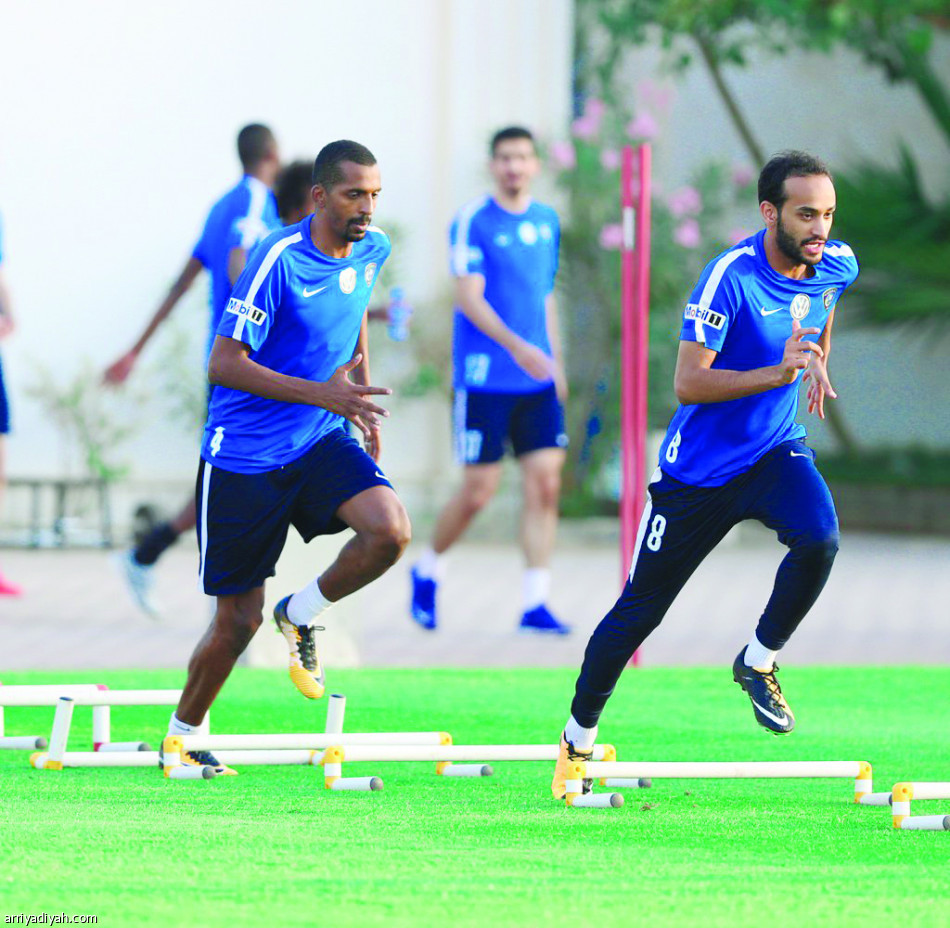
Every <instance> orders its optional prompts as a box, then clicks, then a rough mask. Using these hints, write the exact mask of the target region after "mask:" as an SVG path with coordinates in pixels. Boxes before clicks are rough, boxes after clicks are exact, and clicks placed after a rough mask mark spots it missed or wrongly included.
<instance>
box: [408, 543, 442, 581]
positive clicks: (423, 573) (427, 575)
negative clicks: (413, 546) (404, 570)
mask: <svg viewBox="0 0 950 928" xmlns="http://www.w3.org/2000/svg"><path fill="white" fill-rule="evenodd" d="M413 567H414V568H415V571H416V574H417V576H420V577H422V579H423V580H435V581H439V580H441V579H442V573H443V571H444V570H445V563H444V562H443V560H442V555H441V554H436V553H435V549H434V548H431V547H429V548H425V549H424V550H423V552H422V554H420V555H419V560H418V561H416V563H415V564H414V565H413Z"/></svg>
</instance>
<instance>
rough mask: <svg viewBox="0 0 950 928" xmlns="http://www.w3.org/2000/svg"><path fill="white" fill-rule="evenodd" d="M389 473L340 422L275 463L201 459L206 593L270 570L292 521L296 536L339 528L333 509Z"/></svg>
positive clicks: (236, 589) (239, 589)
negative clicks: (238, 464)
mask: <svg viewBox="0 0 950 928" xmlns="http://www.w3.org/2000/svg"><path fill="white" fill-rule="evenodd" d="M379 486H383V487H391V486H392V484H391V483H390V482H389V479H388V478H387V477H386V476H385V475H384V474H383V473H382V472H381V471H380V469H379V467H378V465H377V464H376V462H375V461H374V460H373V459H372V458H371V457H370V456H369V455H368V454H367V453H366V452H365V451H364V450H363V448H362V447H361V446H360V444H359V442H357V441H356V440H355V439H353V438H351V437H350V436H349V435H347V434H346V432H344V431H343V429H334V430H333V431H332V432H330V433H329V434H327V435H324V436H323V437H322V438H321V439H320V440H319V441H317V443H316V444H315V445H314V446H313V447H312V448H310V450H309V451H307V452H306V454H304V455H302V456H301V457H299V458H297V460H296V461H292V462H291V463H290V464H285V465H284V466H283V467H281V468H279V469H278V470H270V471H266V472H265V473H263V474H236V473H234V472H232V471H226V470H221V469H220V468H219V467H215V466H214V465H213V464H209V463H208V462H207V461H204V460H202V461H201V464H200V465H199V467H198V488H197V502H198V513H199V517H198V526H197V528H198V550H199V551H200V553H201V559H200V567H199V570H200V573H201V584H202V588H203V589H204V591H205V593H207V594H208V595H209V596H226V595H229V594H234V593H245V592H247V591H248V590H253V589H256V588H257V587H259V586H262V585H263V583H264V581H265V580H266V579H267V578H268V577H273V576H274V568H275V566H276V565H277V559H278V558H279V557H280V552H281V551H282V550H283V548H284V542H285V541H286V540H287V530H288V529H289V528H290V526H291V525H292V526H293V527H294V528H295V529H297V531H298V532H299V533H300V536H301V538H303V540H304V541H310V539H311V538H315V537H316V536H317V535H333V534H335V533H336V532H342V531H343V530H344V529H345V528H347V525H346V523H345V522H344V521H343V520H342V519H340V518H339V517H338V516H337V514H336V513H337V510H338V509H339V508H340V506H342V505H343V504H344V503H345V502H346V501H347V500H349V499H352V498H353V497H354V496H356V495H357V494H358V493H362V492H363V491H364V490H368V489H370V488H371V487H379Z"/></svg>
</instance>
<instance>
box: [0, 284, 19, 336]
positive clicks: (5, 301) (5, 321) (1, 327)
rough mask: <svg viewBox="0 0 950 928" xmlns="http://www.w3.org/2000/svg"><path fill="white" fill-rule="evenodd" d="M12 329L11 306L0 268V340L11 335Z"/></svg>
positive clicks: (14, 325)
mask: <svg viewBox="0 0 950 928" xmlns="http://www.w3.org/2000/svg"><path fill="white" fill-rule="evenodd" d="M14 328H16V324H15V323H14V320H13V304H12V303H11V301H10V291H9V290H8V289H7V281H6V277H5V276H4V274H3V268H0V339H2V338H6V337H7V336H8V335H11V334H12V333H13V330H14Z"/></svg>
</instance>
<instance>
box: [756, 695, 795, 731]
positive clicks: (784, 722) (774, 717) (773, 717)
mask: <svg viewBox="0 0 950 928" xmlns="http://www.w3.org/2000/svg"><path fill="white" fill-rule="evenodd" d="M752 705H753V706H755V707H756V709H758V710H759V712H761V713H762V714H763V715H764V716H766V717H767V718H770V719H771V720H772V721H773V722H776V723H777V724H779V725H787V724H788V719H783V718H779V717H778V716H777V715H773V714H772V713H771V712H769V710H768V709H763V708H762V707H761V706H760V705H759V704H758V703H757V702H756V701H755V700H754V699H753V700H752Z"/></svg>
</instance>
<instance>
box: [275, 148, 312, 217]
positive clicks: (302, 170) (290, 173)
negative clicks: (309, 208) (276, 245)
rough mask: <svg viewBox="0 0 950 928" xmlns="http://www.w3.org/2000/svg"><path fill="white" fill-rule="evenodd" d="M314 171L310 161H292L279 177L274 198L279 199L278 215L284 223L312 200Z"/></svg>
mask: <svg viewBox="0 0 950 928" xmlns="http://www.w3.org/2000/svg"><path fill="white" fill-rule="evenodd" d="M312 171H313V169H312V168H311V166H310V162H309V161H292V162H291V163H290V164H288V165H287V167H285V168H284V169H283V170H282V171H281V172H280V174H279V175H278V177H277V183H276V184H275V185H274V196H275V197H276V199H277V215H278V216H280V218H281V221H282V222H286V221H287V217H288V216H290V215H291V214H292V213H295V212H296V211H297V210H299V209H301V208H302V207H303V206H305V205H306V203H307V202H308V201H309V200H310V187H311V184H312V181H311V179H310V175H311V173H312Z"/></svg>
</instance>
